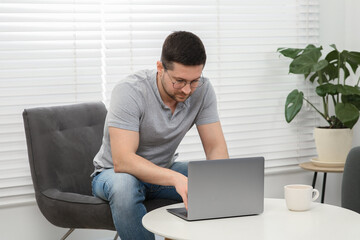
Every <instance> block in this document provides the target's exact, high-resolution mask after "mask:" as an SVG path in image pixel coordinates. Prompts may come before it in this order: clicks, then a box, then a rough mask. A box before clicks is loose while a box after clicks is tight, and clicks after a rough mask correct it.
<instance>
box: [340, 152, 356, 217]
mask: <svg viewBox="0 0 360 240" xmlns="http://www.w3.org/2000/svg"><path fill="white" fill-rule="evenodd" d="M341 206H342V207H344V208H347V209H350V210H353V211H355V212H358V213H360V147H354V148H353V149H351V151H350V152H349V154H348V156H347V159H346V163H345V167H344V174H343V179H342V187H341Z"/></svg>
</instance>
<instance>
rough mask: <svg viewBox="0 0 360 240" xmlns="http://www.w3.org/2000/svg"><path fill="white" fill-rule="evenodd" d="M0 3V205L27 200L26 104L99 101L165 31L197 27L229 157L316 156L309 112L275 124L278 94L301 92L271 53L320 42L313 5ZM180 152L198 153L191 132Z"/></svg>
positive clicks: (154, 54)
mask: <svg viewBox="0 0 360 240" xmlns="http://www.w3.org/2000/svg"><path fill="white" fill-rule="evenodd" d="M0 6H1V7H0V86H1V88H0V166H1V167H0V205H7V204H13V203H17V202H26V201H31V200H33V190H32V186H31V178H30V173H29V167H28V163H27V162H28V160H27V153H26V145H25V137H24V132H23V123H22V118H21V113H22V111H23V109H24V108H28V107H37V106H45V105H58V104H66V103H74V102H82V101H91V100H101V99H102V100H103V101H105V102H106V103H108V101H109V99H110V93H111V90H112V88H113V86H114V84H115V83H116V82H117V81H119V80H120V79H122V78H123V77H124V76H126V75H128V74H131V73H133V72H134V71H137V70H140V69H144V68H150V69H153V68H155V64H156V61H157V60H159V58H160V53H161V45H162V43H163V40H164V38H165V37H166V36H167V35H168V34H169V33H170V32H172V31H176V30H186V31H192V32H194V33H196V34H197V35H198V36H200V37H201V39H202V40H203V42H204V44H205V46H206V49H207V54H208V61H207V65H206V68H205V71H204V75H205V76H207V77H209V78H210V79H211V81H212V83H213V85H214V87H215V91H216V93H217V96H218V102H219V113H220V117H221V121H222V124H223V129H224V132H225V137H226V140H227V142H228V146H229V151H230V155H231V156H232V157H237V156H253V155H264V156H265V157H266V159H267V162H266V165H267V167H276V166H286V165H291V164H295V163H297V162H298V161H301V160H303V159H307V158H308V157H309V156H312V155H315V151H314V148H313V146H314V144H313V142H312V128H313V126H314V125H315V121H316V119H315V114H314V113H313V112H308V111H305V112H302V113H301V114H302V115H303V118H298V119H297V120H296V121H301V122H295V123H293V124H291V125H288V124H286V123H285V121H284V117H283V109H284V101H285V97H286V95H287V93H288V92H289V91H290V90H292V89H293V88H296V87H299V88H302V89H306V87H305V88H304V87H303V80H302V79H301V78H298V77H295V76H291V75H287V72H288V63H289V61H288V60H284V59H279V57H278V54H277V53H276V49H277V48H278V47H282V46H284V47H303V46H305V45H306V44H307V43H316V42H317V40H318V28H319V27H318V21H319V20H318V15H319V13H318V2H317V1H312V0H308V1H302V0H298V1H295V0H282V1H280V0H271V1H268V0H262V1H259V0H257V1H256V0H254V1H235V0H234V1H215V0H209V1H201V0H182V1H178V0H176V1H175V0H174V1H165V0H153V1H147V0H142V1H138V0H133V1H132V0H128V1H121V0H82V1H81V0H52V1H51V0H2V1H1V5H0ZM309 87H311V86H309ZM310 92H311V91H309V93H310ZM179 152H180V153H181V156H180V159H181V160H195V159H201V158H203V157H204V155H203V151H202V147H201V144H200V140H199V137H198V136H197V133H196V130H195V129H192V130H191V131H190V132H189V134H188V135H187V136H186V138H185V139H184V141H183V143H182V144H181V146H180V147H179Z"/></svg>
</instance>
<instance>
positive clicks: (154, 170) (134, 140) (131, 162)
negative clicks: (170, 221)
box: [109, 127, 187, 208]
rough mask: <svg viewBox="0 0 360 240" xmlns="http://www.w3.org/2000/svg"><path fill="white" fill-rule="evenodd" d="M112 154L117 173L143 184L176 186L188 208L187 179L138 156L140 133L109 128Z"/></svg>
mask: <svg viewBox="0 0 360 240" xmlns="http://www.w3.org/2000/svg"><path fill="white" fill-rule="evenodd" d="M109 134H110V144H111V153H112V159H113V163H114V171H115V172H123V173H129V174H131V175H133V176H135V177H137V178H138V179H140V180H141V181H143V182H147V183H152V184H157V185H162V186H174V187H175V188H176V191H177V192H178V193H179V194H180V196H181V197H182V199H183V201H184V204H185V207H186V208H187V177H186V176H184V175H182V174H181V173H178V172H175V171H173V170H170V169H167V168H162V167H159V166H157V165H155V164H153V163H152V162H150V161H149V160H147V159H145V158H143V157H140V156H139V155H137V154H136V151H137V149H138V146H139V133H138V132H135V131H129V130H124V129H119V128H115V127H109Z"/></svg>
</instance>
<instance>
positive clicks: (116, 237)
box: [114, 232, 119, 240]
mask: <svg viewBox="0 0 360 240" xmlns="http://www.w3.org/2000/svg"><path fill="white" fill-rule="evenodd" d="M118 237H119V234H118V233H117V232H116V235H115V237H114V240H116V239H118Z"/></svg>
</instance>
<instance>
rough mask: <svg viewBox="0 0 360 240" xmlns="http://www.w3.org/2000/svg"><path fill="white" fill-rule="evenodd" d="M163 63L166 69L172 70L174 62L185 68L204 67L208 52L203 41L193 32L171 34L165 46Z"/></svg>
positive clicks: (162, 57) (162, 53) (162, 55)
mask: <svg viewBox="0 0 360 240" xmlns="http://www.w3.org/2000/svg"><path fill="white" fill-rule="evenodd" d="M161 62H162V63H163V66H164V68H165V69H168V70H172V69H173V62H176V63H180V64H183V65H185V66H196V65H202V64H203V65H204V66H205V62H206V52H205V47H204V44H203V43H202V41H201V40H200V38H199V37H198V36H196V35H195V34H193V33H191V32H185V31H178V32H173V33H172V34H170V35H169V36H168V37H167V38H166V39H165V42H164V44H163V48H162V52H161Z"/></svg>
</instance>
